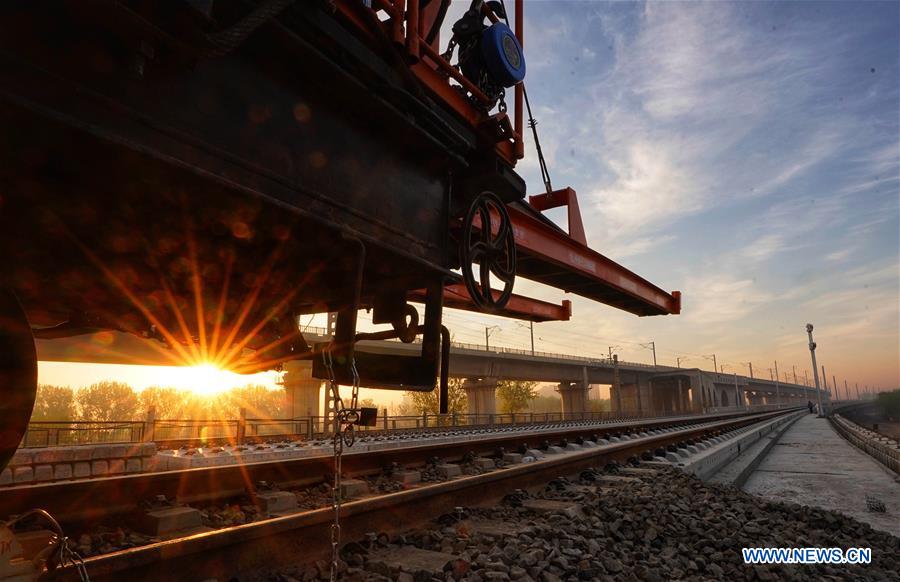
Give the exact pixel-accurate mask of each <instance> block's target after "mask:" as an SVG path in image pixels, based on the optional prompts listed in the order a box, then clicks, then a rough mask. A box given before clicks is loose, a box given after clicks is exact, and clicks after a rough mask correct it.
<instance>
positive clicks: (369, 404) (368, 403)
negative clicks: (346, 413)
mask: <svg viewBox="0 0 900 582" xmlns="http://www.w3.org/2000/svg"><path fill="white" fill-rule="evenodd" d="M359 407H360V408H378V405H377V404H375V401H374V400H372V399H371V398H363V399H362V400H360V401H359Z"/></svg>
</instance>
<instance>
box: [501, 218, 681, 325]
mask: <svg viewBox="0 0 900 582" xmlns="http://www.w3.org/2000/svg"><path fill="white" fill-rule="evenodd" d="M507 209H508V211H509V216H510V219H511V220H512V224H513V232H514V235H515V240H516V249H517V251H518V255H519V258H518V263H517V271H518V274H519V275H521V276H523V277H526V278H528V279H532V280H534V281H538V282H540V283H544V284H547V285H550V286H552V287H556V288H558V289H563V290H565V291H568V292H571V293H575V294H576V295H581V296H582V297H586V298H588V299H592V300H594V301H599V302H601V303H605V304H607V305H611V306H613V307H617V308H619V309H622V310H624V311H628V312H629V313H634V314H635V315H641V316H644V315H675V314H678V313H680V312H681V292H679V291H673V292H671V293H667V292H666V291H663V290H662V289H660V288H659V287H657V286H656V285H654V284H653V283H650V282H649V281H647V280H646V279H644V278H643V277H641V276H639V275H637V274H636V273H633V272H631V271H629V270H628V269H626V268H625V267H623V266H622V265H620V264H618V263H616V262H614V261H612V260H610V259H608V258H606V257H604V256H603V255H601V254H600V253H598V252H596V251H594V250H592V249H591V248H589V247H587V246H586V245H584V244H581V243H580V242H578V241H577V240H575V239H573V238H571V237H570V236H568V235H567V234H566V233H565V232H563V231H562V230H561V229H559V228H558V227H556V226H555V225H553V224H552V223H550V222H549V221H548V220H546V219H544V218H543V217H541V216H540V215H539V214H538V213H537V211H535V210H532V209H529V207H525V206H520V205H518V204H510V205H508V206H507Z"/></svg>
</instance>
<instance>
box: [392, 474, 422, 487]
mask: <svg viewBox="0 0 900 582" xmlns="http://www.w3.org/2000/svg"><path fill="white" fill-rule="evenodd" d="M391 479H392V480H394V481H396V482H397V483H400V484H402V485H415V484H416V483H421V481H422V472H421V471H396V472H394V473H393V474H392V475H391Z"/></svg>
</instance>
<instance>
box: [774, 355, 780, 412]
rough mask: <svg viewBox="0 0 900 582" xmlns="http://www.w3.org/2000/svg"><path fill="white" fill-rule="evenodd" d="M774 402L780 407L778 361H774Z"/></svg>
mask: <svg viewBox="0 0 900 582" xmlns="http://www.w3.org/2000/svg"><path fill="white" fill-rule="evenodd" d="M775 402H776V403H777V404H778V406H781V386H780V385H779V384H778V360H775Z"/></svg>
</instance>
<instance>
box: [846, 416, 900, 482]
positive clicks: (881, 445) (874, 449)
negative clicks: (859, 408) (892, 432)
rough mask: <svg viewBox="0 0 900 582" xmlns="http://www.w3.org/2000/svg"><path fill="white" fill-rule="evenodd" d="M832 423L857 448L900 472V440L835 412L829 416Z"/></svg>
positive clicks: (894, 470)
mask: <svg viewBox="0 0 900 582" xmlns="http://www.w3.org/2000/svg"><path fill="white" fill-rule="evenodd" d="M829 420H830V421H831V425H832V426H833V427H834V429H835V430H836V431H837V432H838V434H839V435H841V436H842V437H844V438H845V439H846V440H847V441H849V442H850V444H852V445H853V446H855V447H856V448H858V449H860V450H862V451H863V452H865V453H866V454H868V455H869V456H870V457H872V458H873V459H875V460H876V461H878V462H879V463H881V464H882V465H884V466H885V467H887V468H888V469H890V470H891V471H893V472H894V473H897V474H900V441H897V440H895V439H891V438H889V437H886V436H884V435H883V434H880V433H877V432H874V431H871V430H869V429H867V428H865V427H862V426H859V425H858V424H856V423H855V422H851V421H849V420H847V419H846V418H844V417H843V416H841V415H840V414H837V413H835V414H834V415H832V416H830V417H829Z"/></svg>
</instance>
